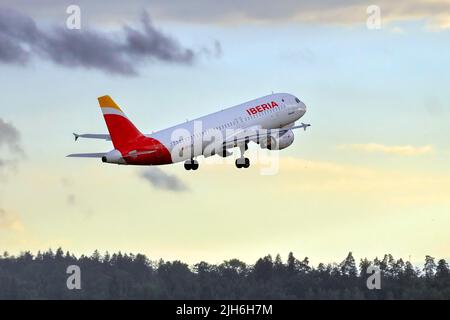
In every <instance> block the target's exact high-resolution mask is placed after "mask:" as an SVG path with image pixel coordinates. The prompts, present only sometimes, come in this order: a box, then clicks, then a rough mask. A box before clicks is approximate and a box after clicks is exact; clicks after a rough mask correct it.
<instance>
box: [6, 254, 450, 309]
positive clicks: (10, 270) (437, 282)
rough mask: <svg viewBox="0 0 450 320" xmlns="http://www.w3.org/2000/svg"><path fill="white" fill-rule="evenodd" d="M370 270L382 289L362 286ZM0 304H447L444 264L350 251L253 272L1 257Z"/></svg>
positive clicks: (109, 259) (104, 258) (449, 292)
mask: <svg viewBox="0 0 450 320" xmlns="http://www.w3.org/2000/svg"><path fill="white" fill-rule="evenodd" d="M71 265H76V266H78V267H79V270H80V284H81V288H80V289H72V290H70V289H68V286H67V282H68V278H69V277H70V276H71V274H70V273H67V269H68V267H69V266H71ZM373 267H376V268H377V269H376V270H379V273H378V275H379V277H378V278H379V284H380V286H379V287H380V288H379V289H377V288H372V289H369V288H368V286H367V282H368V278H369V277H370V276H371V275H373V274H372V273H370V272H369V273H368V272H367V271H368V268H371V269H373ZM371 269H369V270H371ZM0 299H352V300H353V299H450V272H449V266H448V264H447V262H446V261H445V260H444V259H440V260H436V259H435V258H433V257H431V256H426V257H425V259H424V264H423V266H420V267H419V266H417V265H413V264H411V263H410V262H409V261H404V260H403V259H395V258H394V257H393V256H392V255H390V254H386V255H384V257H383V258H382V259H378V258H375V259H373V260H368V259H367V258H365V259H361V260H360V261H359V262H357V261H355V259H354V257H353V255H352V253H351V252H350V253H349V254H348V256H347V257H346V258H345V259H344V260H343V261H341V262H340V263H331V264H324V263H320V264H318V265H317V266H312V265H311V264H310V263H309V259H308V258H307V257H306V258H303V259H297V258H296V257H295V256H294V255H293V254H292V253H289V255H288V257H287V259H286V260H285V261H283V259H282V258H281V257H280V255H277V256H276V257H275V258H273V257H272V256H270V255H267V256H265V257H262V258H260V259H258V260H257V261H256V262H255V263H254V264H252V265H250V264H246V263H244V262H242V261H240V260H238V259H231V260H227V261H224V262H223V263H221V264H218V265H214V264H209V263H207V262H204V261H202V262H199V263H197V264H194V265H191V266H190V265H188V264H186V263H183V262H181V261H163V260H159V261H152V260H150V259H149V258H148V257H146V256H145V255H143V254H136V255H134V254H129V253H128V254H126V253H121V252H118V253H114V254H109V253H108V252H106V253H104V254H100V253H99V252H98V251H97V250H96V251H95V252H94V253H93V254H92V255H91V256H85V255H82V256H80V257H78V258H77V257H75V256H74V255H73V254H71V253H70V252H64V251H63V250H62V249H61V248H59V249H57V250H56V252H54V251H52V250H51V249H49V250H47V251H46V252H38V253H36V254H35V255H33V254H32V253H30V252H23V253H21V254H20V255H18V256H12V255H9V254H8V253H7V252H5V253H3V255H1V256H0Z"/></svg>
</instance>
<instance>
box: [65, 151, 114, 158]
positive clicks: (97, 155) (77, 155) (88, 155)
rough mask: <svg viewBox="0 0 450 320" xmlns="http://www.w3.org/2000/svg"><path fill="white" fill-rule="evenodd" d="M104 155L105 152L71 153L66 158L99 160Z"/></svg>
mask: <svg viewBox="0 0 450 320" xmlns="http://www.w3.org/2000/svg"><path fill="white" fill-rule="evenodd" d="M105 154H106V152H102V153H72V154H69V155H67V156H66V157H68V158H101V157H103V156H104V155H105Z"/></svg>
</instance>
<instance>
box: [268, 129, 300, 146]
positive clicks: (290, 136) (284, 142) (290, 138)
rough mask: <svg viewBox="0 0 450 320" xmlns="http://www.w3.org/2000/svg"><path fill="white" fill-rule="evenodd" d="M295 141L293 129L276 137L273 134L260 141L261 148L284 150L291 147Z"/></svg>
mask: <svg viewBox="0 0 450 320" xmlns="http://www.w3.org/2000/svg"><path fill="white" fill-rule="evenodd" d="M293 142H294V132H292V130H288V131H286V132H285V133H284V134H283V135H281V136H279V137H275V136H273V135H269V136H267V138H265V139H262V140H261V142H260V145H261V148H263V149H264V148H267V149H269V150H282V149H285V148H287V147H289V146H290V145H291V144H292V143H293Z"/></svg>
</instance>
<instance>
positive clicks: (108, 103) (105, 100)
mask: <svg viewBox="0 0 450 320" xmlns="http://www.w3.org/2000/svg"><path fill="white" fill-rule="evenodd" d="M98 103H99V104H100V107H101V108H114V109H117V110H119V111H122V110H121V109H120V108H119V106H118V105H117V104H116V103H115V102H114V100H113V99H111V97H110V96H108V95H106V96H101V97H98Z"/></svg>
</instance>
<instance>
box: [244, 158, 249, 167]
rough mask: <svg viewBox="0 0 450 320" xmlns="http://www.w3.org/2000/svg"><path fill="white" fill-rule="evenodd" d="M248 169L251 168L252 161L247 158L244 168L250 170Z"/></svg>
mask: <svg viewBox="0 0 450 320" xmlns="http://www.w3.org/2000/svg"><path fill="white" fill-rule="evenodd" d="M248 167H250V159H249V158H245V163H244V168H248Z"/></svg>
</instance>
